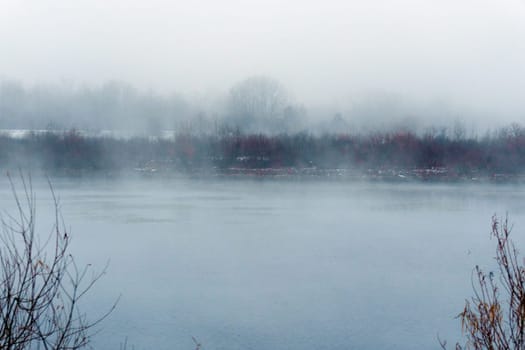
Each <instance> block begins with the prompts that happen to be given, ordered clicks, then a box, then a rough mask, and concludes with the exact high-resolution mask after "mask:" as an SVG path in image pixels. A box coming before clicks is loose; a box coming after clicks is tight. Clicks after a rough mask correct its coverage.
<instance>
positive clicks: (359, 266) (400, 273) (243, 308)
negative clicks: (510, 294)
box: [0, 179, 525, 350]
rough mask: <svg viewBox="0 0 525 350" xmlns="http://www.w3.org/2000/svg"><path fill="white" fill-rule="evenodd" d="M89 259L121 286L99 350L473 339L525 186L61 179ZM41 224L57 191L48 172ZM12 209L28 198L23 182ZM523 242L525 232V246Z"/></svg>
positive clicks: (8, 202)
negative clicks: (495, 231)
mask: <svg viewBox="0 0 525 350" xmlns="http://www.w3.org/2000/svg"><path fill="white" fill-rule="evenodd" d="M53 183H54V187H55V191H56V193H57V194H58V195H59V196H60V203H61V210H62V214H63V217H64V220H65V223H66V227H68V228H69V229H70V231H71V236H72V237H73V240H72V245H71V250H72V253H73V255H75V256H76V258H77V259H78V261H79V262H80V263H83V264H86V263H89V264H93V267H94V268H95V270H97V269H98V270H100V269H102V268H103V267H104V266H105V264H106V262H107V261H108V260H109V261H110V263H109V268H108V270H107V274H106V275H105V276H104V278H103V279H102V280H100V281H99V283H98V284H97V285H96V286H95V288H94V289H93V290H92V293H91V295H90V297H89V298H88V299H86V300H85V304H84V310H85V311H86V313H87V314H88V315H93V316H96V315H97V314H99V313H102V312H103V311H104V310H105V309H107V308H108V307H110V306H111V304H112V302H113V301H114V300H115V299H116V298H117V297H118V296H119V295H121V300H120V302H119V304H118V306H117V309H116V310H115V311H114V312H113V314H111V316H110V317H109V318H108V319H107V320H105V322H104V323H103V326H102V327H101V331H100V333H99V334H97V335H96V336H95V337H94V342H93V345H94V347H95V348H96V349H103V350H105V349H118V348H119V345H120V344H121V343H123V342H124V340H125V339H126V338H127V342H128V348H131V346H133V347H134V349H137V350H139V349H194V348H195V345H194V343H193V341H192V336H193V337H195V338H196V339H198V340H199V341H200V342H201V343H202V346H203V347H202V348H203V349H230V350H233V349H243V350H246V349H257V350H259V349H261V350H262V349H272V350H278V349H297V350H299V349H301V350H307V349H312V350H313V349H316V350H317V349H337V348H343V349H430V348H439V344H438V342H437V335H438V334H439V335H440V337H441V338H446V339H448V340H449V343H453V342H454V341H456V340H458V339H460V336H461V334H460V329H459V326H460V323H459V320H457V319H455V318H454V317H455V316H456V315H457V314H458V313H459V312H460V311H461V309H462V307H463V304H464V301H465V299H466V298H467V297H469V296H470V295H471V281H470V278H471V273H472V268H473V267H474V266H475V265H476V264H479V265H481V266H484V267H486V268H487V269H491V268H494V261H493V259H492V256H493V255H494V241H493V240H490V235H489V232H490V223H491V216H492V215H493V214H495V213H496V214H499V215H500V216H505V214H506V213H507V212H508V213H509V215H510V221H511V222H513V223H515V225H514V236H515V240H516V241H517V242H518V243H520V242H522V243H525V240H524V239H523V234H524V233H525V200H524V199H525V187H523V186H521V187H520V186H514V185H490V184H486V185H464V184H463V185H461V184H446V185H445V184H421V183H413V184H411V183H398V184H387V183H367V182H363V183H355V182H350V183H346V182H321V181H309V182H293V181H244V180H237V181H227V180H225V181H199V180H182V179H169V180H161V179H142V180H127V181H117V180H96V179H92V180H88V179H84V180H66V179H58V180H54V181H53ZM34 187H35V192H36V195H37V221H38V222H37V223H38V226H37V227H38V229H39V230H40V231H39V232H44V233H48V232H49V231H50V223H51V221H52V210H51V196H50V193H49V190H48V188H47V187H46V184H45V182H44V181H40V180H34ZM0 198H1V201H0V204H1V208H2V209H6V210H12V209H13V207H14V203H13V201H12V196H11V195H10V192H9V188H8V186H7V183H3V186H2V191H1V197H0ZM519 246H523V245H519Z"/></svg>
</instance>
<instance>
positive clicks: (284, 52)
mask: <svg viewBox="0 0 525 350" xmlns="http://www.w3.org/2000/svg"><path fill="white" fill-rule="evenodd" d="M0 4H1V8H0V77H2V78H9V79H16V80H20V81H22V82H24V83H27V84H34V83H56V82H61V81H69V82H75V83H87V84H99V83H102V82H104V81H107V80H123V81H127V82H130V83H132V84H133V85H135V86H137V87H139V88H143V89H150V88H151V89H154V90H156V91H159V92H171V91H178V92H180V93H185V94H195V93H210V92H212V93H215V92H216V93H220V92H225V91H227V90H228V89H229V87H230V86H231V85H232V84H234V83H235V82H236V81H238V80H240V79H243V78H245V77H248V76H251V75H267V76H271V77H274V78H276V79H278V80H280V81H281V82H282V83H283V84H284V85H285V86H286V87H287V88H288V89H289V90H290V91H291V92H292V94H293V96H295V98H296V100H298V101H301V102H302V103H304V104H305V105H315V104H331V103H342V104H345V103H347V102H348V101H352V100H353V99H356V98H360V97H362V96H364V95H366V94H369V93H371V92H372V93H376V92H379V93H388V94H393V95H398V96H403V97H406V98H408V99H410V100H414V101H418V102H421V103H426V102H432V101H444V102H445V103H452V104H454V105H457V106H463V107H465V108H466V109H471V110H475V111H490V112H491V113H496V114H497V113H501V115H512V116H513V117H514V118H517V117H519V116H523V119H524V120H525V2H524V0H477V1H471V0H435V1H434V0H346V1H344V0H340V1H339V0H320V1H309V0H288V1H285V0H260V1H259V0H257V1H249V0H245V1H240V0H238V1H235V0H192V1H180V0H172V1H167V0H166V1H163V0H147V1H145V0H140V1H138V0H135V1H132V0H125V1H124V0H74V1H72V0H0Z"/></svg>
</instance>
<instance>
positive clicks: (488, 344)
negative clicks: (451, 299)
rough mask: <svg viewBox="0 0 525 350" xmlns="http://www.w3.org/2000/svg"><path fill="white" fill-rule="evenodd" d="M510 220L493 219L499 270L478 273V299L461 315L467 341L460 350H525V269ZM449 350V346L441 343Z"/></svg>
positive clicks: (477, 270) (477, 269)
mask: <svg viewBox="0 0 525 350" xmlns="http://www.w3.org/2000/svg"><path fill="white" fill-rule="evenodd" d="M510 233H511V227H510V226H509V223H508V220H507V219H505V220H504V221H503V222H500V221H499V220H498V219H497V218H496V217H493V218H492V231H491V236H492V237H493V238H494V239H495V241H496V256H495V260H496V263H497V270H496V271H495V272H492V271H490V272H488V273H487V272H485V271H483V270H482V269H481V268H480V267H479V266H476V267H475V269H474V274H473V280H472V286H473V292H474V295H473V296H472V298H471V299H470V300H467V301H466V302H465V308H464V309H463V311H461V313H460V314H459V315H458V318H459V319H460V321H461V329H462V331H463V333H464V334H465V336H466V338H467V341H466V343H465V344H464V345H461V344H459V343H457V344H456V346H455V348H456V350H460V349H474V350H492V349H494V350H495V349H509V350H511V349H512V350H518V349H523V348H525V266H524V262H523V260H521V258H520V256H519V252H518V249H517V248H516V246H515V245H514V242H513V241H512V240H511V239H510ZM440 343H441V347H442V348H443V349H446V342H445V341H440Z"/></svg>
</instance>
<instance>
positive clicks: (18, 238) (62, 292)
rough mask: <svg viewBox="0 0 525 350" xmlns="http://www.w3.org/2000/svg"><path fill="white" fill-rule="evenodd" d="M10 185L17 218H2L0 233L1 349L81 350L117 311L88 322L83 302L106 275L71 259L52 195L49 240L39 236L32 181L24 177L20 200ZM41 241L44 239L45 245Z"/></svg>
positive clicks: (67, 240) (13, 187)
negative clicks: (79, 264) (51, 219)
mask: <svg viewBox="0 0 525 350" xmlns="http://www.w3.org/2000/svg"><path fill="white" fill-rule="evenodd" d="M9 183H10V185H11V189H12V192H13V196H14V200H15V203H16V208H17V210H16V214H15V215H10V214H4V215H2V218H1V225H2V227H1V230H2V231H1V233H0V242H1V244H2V245H1V247H0V349H7V350H15V349H16V350H23V349H45V350H49V349H53V350H58V349H79V348H82V347H84V346H86V345H87V344H88V343H89V340H90V335H91V334H92V330H93V327H94V326H95V325H97V324H98V323H99V322H100V321H102V320H103V319H104V318H105V317H106V316H107V315H109V313H110V312H111V311H113V309H114V308H115V305H116V303H115V304H114V305H113V306H112V307H111V308H110V309H109V310H108V312H107V313H106V314H104V315H102V316H101V317H98V318H97V319H95V320H91V321H90V320H88V318H87V316H86V315H85V314H84V313H82V312H81V310H80V309H79V301H80V300H81V299H82V298H83V297H84V296H85V295H86V293H87V292H89V291H90V290H91V288H92V287H93V285H94V284H95V283H96V281H97V280H99V278H100V277H101V276H102V274H103V273H104V270H105V269H104V270H103V271H102V272H101V273H98V274H92V273H91V272H90V271H91V270H90V268H89V266H85V267H82V268H80V267H79V266H78V265H77V264H76V262H75V260H74V258H73V256H72V255H71V254H69V252H68V248H69V243H70V237H69V234H68V233H67V232H66V230H65V229H64V228H61V227H63V225H62V224H61V223H62V220H61V217H60V211H59V203H58V200H57V198H56V197H55V195H54V193H53V190H52V188H51V192H52V193H53V199H54V209H55V220H54V221H55V222H54V227H53V231H52V233H51V234H50V235H49V236H48V237H39V236H38V235H37V233H36V232H35V213H36V211H35V195H34V192H33V189H32V186H31V181H30V179H29V180H26V179H25V178H24V177H23V176H21V183H22V187H23V191H21V192H20V193H21V194H22V195H21V196H20V195H18V192H17V190H16V188H15V185H14V183H13V181H12V179H11V178H10V177H9ZM42 238H44V239H43V240H42Z"/></svg>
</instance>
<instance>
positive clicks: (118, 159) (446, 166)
mask: <svg viewBox="0 0 525 350" xmlns="http://www.w3.org/2000/svg"><path fill="white" fill-rule="evenodd" d="M0 167H2V168H5V169H9V168H16V167H21V168H24V169H33V170H43V171H46V172H62V173H70V174H86V173H105V174H110V173H119V172H125V171H133V172H146V173H150V172H164V173H174V172H183V173H200V174H227V173H229V172H231V171H232V169H237V170H238V169H294V171H296V170H305V169H309V170H311V171H313V170H315V169H317V170H323V169H324V170H328V169H346V170H351V171H359V172H362V173H366V172H371V171H372V172H389V171H390V172H392V171H397V172H398V173H399V174H402V173H403V172H407V171H412V170H415V169H419V170H422V169H427V170H436V169H440V171H441V172H443V171H445V172H446V173H447V174H449V175H450V174H454V175H461V176H462V175H466V176H471V175H472V176H474V175H475V174H485V175H488V176H491V175H496V174H522V173H525V128H523V127H521V126H519V125H516V124H514V125H513V126H511V127H508V128H503V129H500V130H498V131H497V132H495V133H492V134H490V135H489V134H487V135H486V136H484V137H476V138H467V137H462V135H456V136H455V137H451V136H448V135H447V134H439V133H432V132H427V133H425V134H423V135H416V134H414V133H411V132H406V131H397V132H387V133H375V134H367V135H351V134H326V135H323V136H314V135H311V134H307V133H298V134H282V135H275V136H269V135H263V134H242V133H240V132H232V133H229V134H224V135H219V134H216V135H194V134H178V135H175V137H174V138H172V139H162V138H139V137H135V138H129V139H117V138H108V137H85V136H82V135H81V134H80V133H78V132H75V131H68V132H63V133H51V132H49V133H44V134H30V135H29V136H27V137H23V138H13V137H9V136H5V135H4V136H0Z"/></svg>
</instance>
